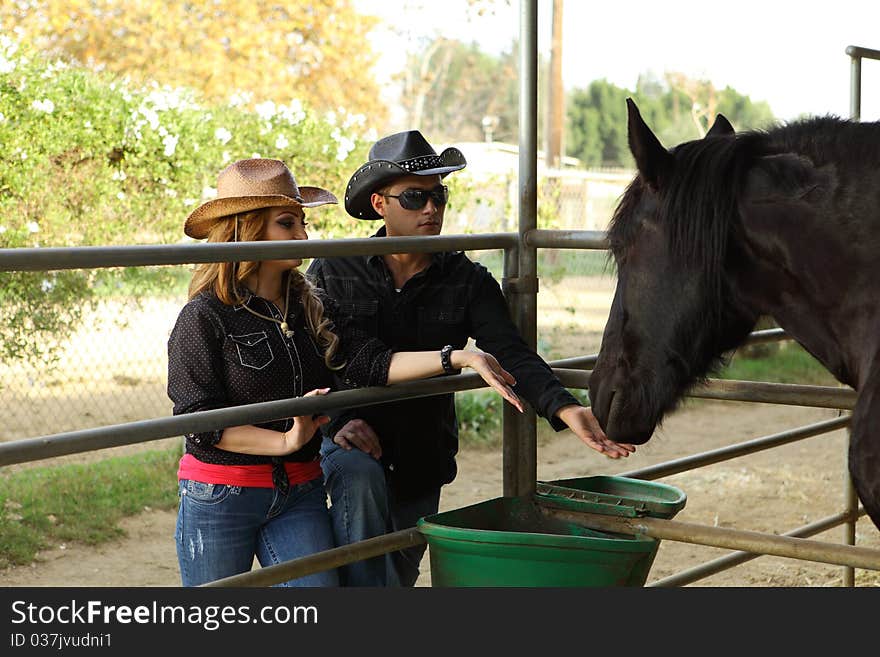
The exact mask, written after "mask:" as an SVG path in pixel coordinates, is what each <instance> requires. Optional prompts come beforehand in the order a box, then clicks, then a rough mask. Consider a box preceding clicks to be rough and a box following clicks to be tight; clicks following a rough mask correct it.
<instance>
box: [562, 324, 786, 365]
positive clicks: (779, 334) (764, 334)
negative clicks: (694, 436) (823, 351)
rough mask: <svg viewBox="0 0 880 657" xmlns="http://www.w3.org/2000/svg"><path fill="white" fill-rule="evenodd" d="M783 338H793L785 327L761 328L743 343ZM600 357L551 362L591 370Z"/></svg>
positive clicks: (765, 341) (759, 342) (590, 356)
mask: <svg viewBox="0 0 880 657" xmlns="http://www.w3.org/2000/svg"><path fill="white" fill-rule="evenodd" d="M782 340H791V336H789V335H788V334H787V333H786V332H785V330H784V329H781V328H771V329H761V330H760V331H752V332H751V333H749V335H748V337H747V338H746V340H745V341H744V342H743V345H750V344H764V343H767V342H781V341H782ZM598 358H599V354H590V355H588V356H574V357H572V358H561V359H559V360H554V361H549V362H550V366H551V367H556V368H563V369H574V370H589V369H591V368H593V367H594V366H595V365H596V361H597V360H598Z"/></svg>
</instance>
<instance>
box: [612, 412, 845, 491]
mask: <svg viewBox="0 0 880 657" xmlns="http://www.w3.org/2000/svg"><path fill="white" fill-rule="evenodd" d="M851 419H852V418H851V417H850V416H849V415H844V416H841V417H836V418H834V419H831V420H823V421H821V422H816V423H814V424H808V425H806V426H803V427H799V428H797V429H789V430H787V431H782V432H780V433H775V434H772V435H770V436H763V437H761V438H754V439H752V440H746V441H744V442H741V443H736V444H734V445H727V446H725V447H721V448H719V449H713V450H709V451H706V452H700V453H699V454H691V455H690V456H685V457H683V458H680V459H674V460H672V461H666V462H665V463H657V464H656V465H650V466H648V467H646V468H639V469H638V470H630V471H629V472H623V473H621V474H620V476H621V477H631V478H633V479H647V480H652V479H661V478H662V477H669V476H672V475H674V474H680V473H682V472H687V471H688V470H693V469H695V468H698V467H702V466H705V465H713V464H715V463H721V462H722V461H729V460H730V459H734V458H738V457H740V456H747V455H749V454H755V453H757V452H761V451H764V450H767V449H773V448H774V447H780V446H782V445H787V444H789V443H793V442H797V441H798V440H803V439H805V438H812V437H813V436H818V435H820V434H823V433H829V432H831V431H837V430H838V429H843V428H844V427H847V426H848V425H849V423H850V420H851Z"/></svg>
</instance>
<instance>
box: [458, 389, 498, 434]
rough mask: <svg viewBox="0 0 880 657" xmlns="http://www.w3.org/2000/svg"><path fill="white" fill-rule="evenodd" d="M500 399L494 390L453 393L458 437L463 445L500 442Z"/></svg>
mask: <svg viewBox="0 0 880 657" xmlns="http://www.w3.org/2000/svg"><path fill="white" fill-rule="evenodd" d="M501 404H502V399H501V397H499V396H498V394H497V393H496V392H495V391H488V390H472V391H467V392H460V393H458V394H457V395H455V413H456V415H457V416H458V432H459V439H460V440H461V443H462V444H463V445H468V446H484V447H492V446H495V445H500V444H501V416H502V410H501V409H502V407H501Z"/></svg>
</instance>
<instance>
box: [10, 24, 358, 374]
mask: <svg viewBox="0 0 880 657" xmlns="http://www.w3.org/2000/svg"><path fill="white" fill-rule="evenodd" d="M363 131H364V119H363V117H359V116H351V115H348V114H346V113H345V112H344V110H339V111H338V112H336V113H334V116H333V117H332V120H331V119H328V117H323V116H321V117H319V116H315V115H313V114H312V113H310V112H309V110H308V108H307V107H306V106H305V105H303V104H302V103H299V102H292V103H290V104H289V105H279V104H276V103H274V102H271V101H267V102H259V101H255V99H253V98H252V97H251V95H250V94H248V93H246V92H240V93H237V94H235V96H234V98H232V99H230V102H229V103H227V104H225V105H211V106H207V105H205V104H203V103H202V102H200V100H199V98H198V97H197V96H196V95H195V94H194V93H193V92H192V91H189V90H187V89H180V88H178V89H172V88H167V87H160V86H158V85H151V86H149V87H147V88H138V89H136V88H132V87H131V86H130V85H128V84H127V83H126V82H125V81H124V80H120V79H114V78H109V77H104V76H101V75H99V74H96V73H94V72H92V71H88V70H86V69H82V68H76V67H71V66H68V65H65V64H62V63H56V62H50V61H48V60H46V59H44V58H41V57H39V56H37V55H35V54H34V53H32V52H29V51H28V49H27V48H26V47H24V46H22V45H21V44H19V43H17V42H15V41H14V40H13V39H11V38H9V37H7V36H5V35H0V144H3V148H2V149H0V248H20V247H49V246H80V245H123V244H157V243H174V242H179V241H182V240H184V239H186V238H184V236H183V221H184V219H185V217H186V215H187V214H188V213H189V212H190V211H191V210H192V209H193V207H194V206H195V205H197V204H199V203H201V202H203V201H204V200H206V199H209V198H212V197H213V195H214V194H216V191H215V189H214V188H215V186H216V180H217V174H218V173H219V171H220V170H221V169H222V168H223V167H225V166H226V165H227V164H229V163H231V162H232V161H234V160H237V159H241V158H246V157H254V156H262V157H273V158H278V159H281V160H284V161H285V162H286V163H287V164H288V166H289V167H290V168H291V170H292V171H293V172H294V175H295V176H296V179H297V181H298V182H299V183H300V184H303V185H317V186H321V187H326V188H327V189H330V190H331V191H333V192H334V193H335V194H336V195H337V196H338V197H339V198H340V199H341V198H342V196H343V193H344V188H345V184H346V183H347V181H348V177H349V175H350V174H351V172H353V171H354V170H355V169H356V168H357V166H358V165H359V164H360V163H361V162H362V161H363V159H364V158H365V156H366V150H367V148H368V147H369V141H367V139H365V138H364V135H363ZM310 222H311V223H312V226H313V227H314V228H315V229H316V231H315V232H316V233H317V234H319V235H321V234H324V235H335V236H341V235H352V236H363V235H366V234H368V232H369V230H370V229H371V228H373V226H372V224H369V223H368V222H359V221H355V220H353V219H351V218H349V217H348V216H347V215H346V214H345V212H344V209H343V208H342V206H341V204H340V206H338V207H332V208H322V209H320V210H316V211H314V214H312V215H311V217H310ZM150 276H153V278H154V279H155V277H156V276H157V273H156V272H155V271H153V272H147V271H144V270H141V271H140V272H135V271H132V272H129V271H124V270H121V271H115V270H100V271H99V270H95V271H62V272H35V273H27V272H16V273H0V308H2V310H0V352H2V357H4V358H14V357H22V356H27V355H34V354H41V353H42V354H43V355H45V354H46V353H48V351H51V350H48V351H47V348H48V347H47V345H51V343H52V341H51V340H48V339H47V337H49V336H52V335H56V334H58V333H59V332H61V331H64V332H67V331H68V330H69V327H70V325H71V324H75V323H76V321H77V319H78V317H79V312H80V311H81V310H82V309H83V308H84V306H85V303H86V302H87V301H88V300H89V299H90V298H91V295H92V294H93V292H92V290H93V289H94V288H95V286H96V285H99V284H101V283H103V284H105V287H106V283H107V282H108V280H109V279H113V280H116V281H117V282H118V281H119V280H121V279H123V278H126V277H127V278H129V279H134V280H137V279H138V277H141V278H142V282H144V284H143V285H132V286H126V289H128V290H135V291H139V290H142V289H143V290H148V291H149V292H154V291H155V280H152V283H153V286H152V288H151V286H150V285H147V284H146V283H147V282H149V281H147V280H146V279H148V278H149V277H150ZM111 282H112V280H111ZM41 345H42V346H41Z"/></svg>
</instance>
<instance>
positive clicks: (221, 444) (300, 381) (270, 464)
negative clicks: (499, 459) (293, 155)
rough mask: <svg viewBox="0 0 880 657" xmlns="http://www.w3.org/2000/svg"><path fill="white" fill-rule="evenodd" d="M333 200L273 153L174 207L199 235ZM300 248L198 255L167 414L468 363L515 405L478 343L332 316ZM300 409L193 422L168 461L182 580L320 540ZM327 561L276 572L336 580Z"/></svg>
mask: <svg viewBox="0 0 880 657" xmlns="http://www.w3.org/2000/svg"><path fill="white" fill-rule="evenodd" d="M328 203H336V198H335V197H334V196H333V194H331V193H330V192H328V191H327V190H324V189H321V188H317V187H299V186H297V184H296V181H295V180H294V177H293V174H292V173H291V172H290V170H289V169H288V168H287V167H286V166H285V164H284V163H283V162H280V161H278V160H270V159H250V160H240V161H238V162H235V163H233V164H232V165H230V166H229V167H227V168H226V169H224V170H223V171H222V172H221V173H220V175H219V177H218V184H217V198H216V199H214V200H212V201H208V202H207V203H204V204H202V205H201V206H199V207H198V208H196V210H194V211H193V212H192V213H191V214H190V215H189V217H187V219H186V223H185V225H184V232H185V233H186V234H187V235H189V236H190V237H193V238H196V239H204V238H207V239H208V241H209V242H231V241H245V242H249V241H257V240H273V241H274V240H292V239H293V240H304V239H308V236H307V234H306V226H307V224H306V221H305V212H304V208H312V207H318V206H321V205H325V204H328ZM301 264H302V260H300V259H299V258H292V259H286V260H271V261H268V260H264V261H258V262H241V263H235V262H220V263H208V264H203V265H200V266H198V267H197V268H196V270H195V272H194V274H193V278H192V281H191V283H190V289H189V296H190V301H189V303H187V305H186V306H184V308H183V309H182V310H181V312H180V315H179V316H178V319H177V323H176V324H175V327H174V329H173V330H172V332H171V336H170V338H169V340H168V395H169V397H170V398H171V399H172V401H173V402H174V414H175V415H177V414H181V413H192V412H195V411H204V410H208V409H213V408H223V407H227V406H237V405H241V404H253V403H258V402H265V401H273V400H277V399H286V398H290V397H299V396H312V395H324V394H327V392H328V391H329V390H330V388H331V387H332V385H333V380H334V373H337V374H339V375H340V377H341V378H342V379H344V380H345V381H346V382H351V383H352V384H353V385H360V386H368V385H369V386H373V385H385V384H389V383H397V382H400V381H406V380H411V379H417V378H424V377H429V376H434V375H437V374H442V373H443V372H444V371H449V370H450V369H452V368H456V369H460V368H462V367H471V368H473V369H474V370H476V371H477V372H479V373H480V375H481V376H482V377H483V378H484V379H485V380H486V382H487V383H489V384H490V385H491V386H492V387H494V388H495V389H496V390H498V391H499V393H501V394H502V396H504V398H505V399H507V400H508V401H510V402H511V403H512V404H514V405H515V406H516V407H517V408H519V410H520V411H522V406H521V404H520V402H519V400H518V399H517V397H516V395H515V394H514V393H513V391H512V390H511V388H510V385H511V384H513V383H515V382H514V380H513V377H512V376H511V375H510V374H509V373H507V372H506V371H505V370H504V369H502V368H501V366H500V365H499V364H498V362H497V361H496V360H495V359H494V358H493V357H492V356H491V355H489V354H486V353H483V352H474V351H464V350H455V351H452V352H451V353H448V352H446V353H443V354H442V358H441V354H440V353H439V352H436V351H431V352H398V353H392V352H391V351H390V350H389V349H387V348H386V347H385V345H383V344H382V343H381V342H379V341H377V340H375V339H372V338H369V337H367V336H365V335H363V334H362V333H358V332H357V331H356V330H354V329H349V328H347V327H346V326H345V325H344V323H343V322H342V320H341V319H340V320H338V321H334V313H333V309H332V308H331V307H329V304H330V301H329V299H326V298H324V297H323V296H322V295H321V294H320V291H319V290H316V289H315V288H313V287H312V286H311V285H310V284H309V283H308V281H307V280H306V279H305V278H304V277H303V276H302V274H301V273H300V272H299V271H298V270H297V268H298V267H299V266H300V265H301ZM328 421H329V418H328V417H327V416H325V415H314V416H312V415H308V416H298V417H294V418H288V419H284V420H278V421H274V422H267V423H262V424H259V425H244V426H236V427H227V428H225V429H222V430H217V431H211V432H204V433H191V434H188V435H187V436H186V453H185V454H184V456H183V457H182V458H181V460H180V467H179V470H178V479H179V496H180V506H179V511H178V519H177V528H176V531H175V539H176V542H177V555H178V562H179V565H180V574H181V580H182V582H183V585H184V586H195V585H199V584H203V583H205V582H209V581H213V580H216V579H221V578H223V577H228V576H231V575H234V574H238V573H242V572H247V571H248V570H250V568H251V566H252V564H253V560H254V557H255V556H256V558H257V559H258V560H259V562H260V564H262V565H263V566H264V567H265V566H269V565H273V564H277V563H281V562H284V561H288V560H290V559H294V558H297V557H301V556H305V555H307V554H312V553H314V552H318V551H322V550H327V549H330V548H332V547H334V545H333V538H332V536H333V534H332V530H331V527H330V520H329V513H328V510H327V505H326V499H325V492H324V486H323V477H322V474H321V467H320V465H319V462H318V459H319V455H318V450H319V447H320V442H321V438H320V431H319V430H318V428H319V427H320V426H321V425H322V424H325V423H327V422H328ZM337 584H338V579H337V575H336V572H335V570H329V571H324V572H320V573H315V574H313V575H309V576H306V577H302V578H300V579H297V580H294V581H290V582H286V583H285V585H287V586H335V585H337Z"/></svg>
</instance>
